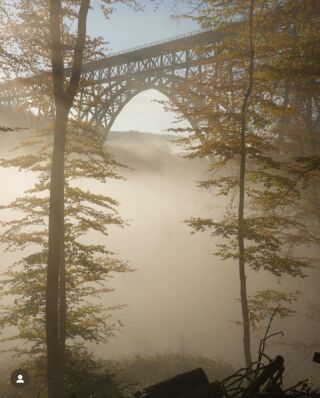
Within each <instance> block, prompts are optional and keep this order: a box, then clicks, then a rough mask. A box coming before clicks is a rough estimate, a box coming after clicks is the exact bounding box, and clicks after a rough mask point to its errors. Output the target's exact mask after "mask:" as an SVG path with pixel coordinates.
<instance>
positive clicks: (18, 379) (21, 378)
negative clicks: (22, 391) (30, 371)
mask: <svg viewBox="0 0 320 398" xmlns="http://www.w3.org/2000/svg"><path fill="white" fill-rule="evenodd" d="M16 383H17V384H24V380H23V375H18V378H17V380H16Z"/></svg>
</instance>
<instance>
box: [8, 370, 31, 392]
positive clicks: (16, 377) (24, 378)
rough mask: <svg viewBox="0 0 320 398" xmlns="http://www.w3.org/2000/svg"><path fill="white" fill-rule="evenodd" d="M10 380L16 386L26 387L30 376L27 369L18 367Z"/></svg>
mask: <svg viewBox="0 0 320 398" xmlns="http://www.w3.org/2000/svg"><path fill="white" fill-rule="evenodd" d="M10 380H11V384H12V385H13V386H14V387H16V388H25V387H27V385H28V384H29V382H30V376H29V373H28V372H27V371H26V370H25V369H16V370H15V371H13V372H12V373H11V376H10Z"/></svg>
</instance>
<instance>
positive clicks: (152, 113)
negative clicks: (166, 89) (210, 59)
mask: <svg viewBox="0 0 320 398" xmlns="http://www.w3.org/2000/svg"><path fill="white" fill-rule="evenodd" d="M140 3H141V5H142V6H143V7H144V11H139V12H137V11H133V10H132V9H130V8H129V7H128V6H125V5H117V8H116V10H115V12H114V13H113V14H112V15H111V17H110V19H108V20H106V19H105V17H104V15H103V14H102V12H101V11H100V10H99V8H98V7H97V6H96V7H95V9H94V10H93V11H91V13H90V15H89V24H88V32H89V34H91V35H92V36H102V37H103V38H104V39H105V40H106V41H108V43H109V48H110V51H111V52H114V51H122V50H126V49H129V48H132V47H135V46H140V45H144V44H148V43H151V42H154V41H158V40H164V39H167V38H171V37H173V36H177V35H180V34H184V33H188V32H192V31H194V30H197V29H199V27H198V26H197V25H196V24H195V23H194V22H192V21H190V20H179V22H178V21H177V20H176V19H175V20H173V19H172V18H171V16H172V15H181V14H182V13H183V12H184V11H186V6H185V5H184V2H183V1H172V0H163V1H162V2H161V5H160V6H159V8H157V9H156V10H155V7H154V4H153V3H152V2H151V1H147V0H142V1H141V2H140ZM93 4H94V3H93ZM164 99H166V97H164V96H163V95H161V94H160V93H158V92H157V91H155V90H148V91H145V92H143V93H141V94H139V95H137V96H136V97H135V98H134V99H133V100H132V101H131V102H130V103H129V104H128V105H127V106H126V107H125V108H124V110H123V111H122V113H121V114H120V115H119V117H118V119H117V120H116V122H115V123H114V125H113V128H112V129H113V130H114V131H124V130H131V129H133V130H139V131H149V132H152V133H159V132H161V131H162V130H166V129H168V128H170V127H171V123H172V122H173V120H174V114H172V113H170V112H164V110H163V108H162V106H161V105H159V104H157V103H154V102H152V101H153V100H164Z"/></svg>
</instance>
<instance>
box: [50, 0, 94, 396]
mask: <svg viewBox="0 0 320 398" xmlns="http://www.w3.org/2000/svg"><path fill="white" fill-rule="evenodd" d="M89 5H90V0H82V2H81V6H80V11H79V18H78V35H77V40H76V45H75V50H74V59H73V66H72V72H71V78H70V83H69V85H68V87H67V89H66V90H64V60H63V41H62V30H61V20H62V18H63V15H62V3H61V0H50V35H51V46H52V54H51V58H52V75H53V91H54V100H55V106H56V114H55V125H54V141H53V154H52V165H51V180H50V202H49V239H48V266H47V281H46V343H47V381H48V398H63V397H64V395H65V391H64V353H65V341H66V319H67V305H66V281H65V258H64V245H65V243H64V155H65V145H66V132H67V122H68V116H69V112H70V109H71V106H72V104H73V100H74V97H75V95H76V93H77V90H78V88H79V83H80V76H81V68H82V63H83V50H84V45H85V39H86V21H87V15H88V11H89Z"/></svg>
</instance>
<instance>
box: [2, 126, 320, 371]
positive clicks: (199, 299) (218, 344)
mask: <svg viewBox="0 0 320 398" xmlns="http://www.w3.org/2000/svg"><path fill="white" fill-rule="evenodd" d="M3 134H6V140H2V142H4V143H5V145H4V146H2V148H1V157H2V156H7V155H8V154H10V148H13V147H14V146H15V145H16V144H17V143H18V142H19V140H20V138H21V137H22V136H23V135H25V134H28V133H26V132H19V133H12V134H11V137H10V138H9V139H8V134H9V133H3ZM174 139H175V137H174V136H173V135H169V134H166V133H164V132H159V134H150V133H146V132H144V133H141V132H137V131H127V132H120V131H115V132H112V133H110V134H109V135H108V138H107V140H106V148H107V150H108V151H109V152H110V153H112V155H113V156H114V158H115V159H116V160H117V161H119V162H121V163H123V164H125V165H127V166H129V167H130V168H119V174H120V175H122V176H124V177H125V178H126V181H124V180H109V182H108V183H107V184H100V183H92V182H90V181H82V182H80V186H82V187H84V188H86V189H88V190H91V191H92V192H95V193H104V194H108V195H110V196H111V197H113V198H115V199H116V200H118V201H119V202H120V206H119V213H120V215H121V216H122V217H123V218H124V220H125V221H126V222H127V226H126V227H124V228H117V227H111V228H110V234H109V236H108V237H107V238H105V237H102V236H100V235H99V234H97V233H95V234H91V235H90V236H87V238H86V239H88V241H91V242H92V241H94V242H95V243H99V244H103V245H105V246H106V247H107V248H108V250H111V251H114V252H116V253H117V254H118V256H119V258H120V259H121V260H124V261H127V262H128V263H129V264H130V266H131V267H132V268H133V272H129V273H124V274H115V275H114V277H113V278H112V279H111V280H110V282H109V284H108V286H109V287H111V288H113V289H114V291H113V292H111V293H108V294H106V295H104V296H103V298H102V300H101V303H102V304H103V305H104V306H106V307H111V306H113V305H119V304H123V305H125V307H124V308H122V309H121V310H115V311H112V313H111V314H112V318H113V319H116V320H119V321H120V322H121V324H122V325H123V326H122V327H121V328H120V330H119V331H118V332H117V333H116V335H115V337H112V338H110V340H109V342H108V344H98V345H94V344H89V345H88V346H89V347H90V349H92V350H93V352H94V353H95V354H96V355H97V356H98V357H99V358H102V359H104V360H120V359H123V358H132V357H135V356H150V355H154V354H159V353H163V352H173V353H175V352H176V353H179V354H180V355H182V356H186V355H201V356H204V357H209V358H213V359H216V360H220V361H225V362H226V363H229V364H230V365H232V367H233V368H234V369H237V368H239V367H241V366H242V364H243V353H242V351H243V349H242V330H241V326H237V325H236V322H240V321H241V308H240V302H239V275H238V269H237V264H236V262H232V261H229V262H226V261H222V260H221V259H220V258H219V257H217V256H215V255H214V252H215V251H216V244H217V242H218V241H217V240H215V239H214V238H212V237H211V236H210V234H209V233H205V232H203V233H196V234H191V230H190V228H189V227H188V226H187V225H186V224H185V223H184V222H183V221H184V220H185V219H187V218H190V217H191V216H197V217H198V216H204V217H206V216H215V217H217V218H219V217H221V214H223V211H224V209H225V205H226V203H225V199H224V198H223V197H219V196H217V195H216V194H215V192H214V191H213V190H204V189H199V188H198V187H197V181H199V180H201V179H203V176H204V175H205V173H206V172H207V168H208V162H207V160H206V159H202V160H199V159H197V160H189V159H185V158H183V157H182V153H181V149H180V148H179V147H178V146H177V145H176V144H175V143H174V142H173V141H174ZM0 178H1V181H2V184H3V185H2V186H3V189H2V190H1V198H0V200H1V205H4V204H6V203H8V202H9V201H11V200H13V199H14V198H15V197H16V196H21V195H23V192H24V191H25V190H26V189H27V188H29V187H30V186H31V185H32V184H33V183H35V181H36V178H35V176H34V175H32V174H31V173H21V172H20V173H19V172H18V171H16V170H14V169H11V168H9V169H1V170H0ZM6 215H7V216H8V217H10V214H7V213H6ZM29 249H30V251H32V248H29ZM29 249H28V251H29ZM306 250H308V249H307V248H306ZM310 250H313V253H309V254H312V255H314V256H316V255H319V253H318V252H316V250H315V249H310ZM15 259H17V255H14V254H12V253H5V254H4V255H3V256H2V270H3V269H4V268H5V267H7V266H8V265H9V264H10V262H12V261H14V260H15ZM308 273H309V275H310V277H309V278H306V279H304V280H294V279H292V278H285V279H282V280H281V282H280V281H278V280H277V279H276V278H275V277H272V276H270V274H268V273H265V272H259V273H256V272H253V271H250V270H248V272H247V275H248V284H249V294H253V293H254V292H255V291H257V290H259V289H261V288H267V287H268V288H277V287H279V284H281V288H283V289H285V290H288V291H290V290H297V289H299V290H301V291H303V295H302V296H301V297H300V299H299V302H298V304H297V305H296V304H295V309H296V310H297V313H296V314H295V315H294V316H292V317H289V318H287V319H283V320H275V321H274V322H273V324H272V330H273V331H282V332H284V337H283V338H282V339H279V338H277V339H275V341H276V342H278V344H270V345H268V354H269V355H270V356H271V357H272V356H275V355H276V354H282V355H284V356H285V358H286V360H288V363H289V364H290V365H288V369H289V368H290V369H292V372H290V377H292V378H294V375H295V374H299V375H301V376H303V375H308V374H310V372H311V373H312V374H317V372H318V368H317V364H313V363H312V362H311V357H312V353H313V350H312V349H310V348H309V350H307V351H306V350H302V351H300V350H299V351H298V350H296V348H295V347H294V346H288V345H286V344H279V341H280V342H281V341H282V343H288V342H297V341H298V342H299V341H300V342H310V341H318V340H317V334H318V333H317V330H316V324H315V323H313V322H311V321H310V320H307V319H306V312H307V307H308V303H312V302H317V301H318V300H319V289H318V283H319V276H320V275H319V270H318V269H314V270H309V271H308ZM8 299H9V298H8ZM6 300H7V299H5V301H6ZM266 326H267V324H266V323H265V324H262V325H261V327H262V328H261V332H260V334H259V335H257V336H256V337H254V338H253V355H254V357H255V355H256V353H257V349H258V343H259V339H260V338H261V336H262V335H263V333H264V328H265V327H266ZM2 355H7V354H2Z"/></svg>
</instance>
